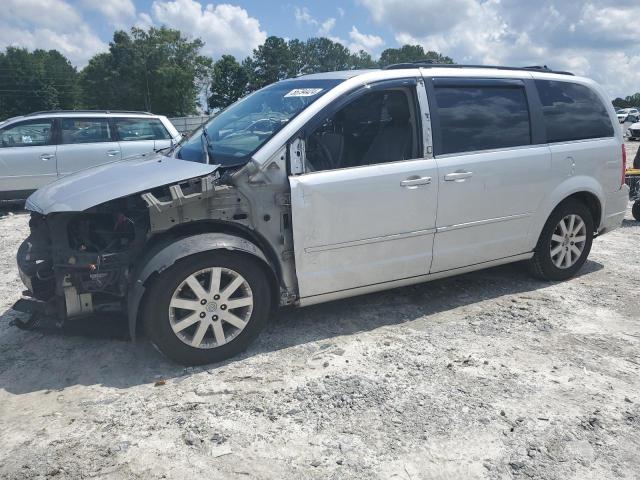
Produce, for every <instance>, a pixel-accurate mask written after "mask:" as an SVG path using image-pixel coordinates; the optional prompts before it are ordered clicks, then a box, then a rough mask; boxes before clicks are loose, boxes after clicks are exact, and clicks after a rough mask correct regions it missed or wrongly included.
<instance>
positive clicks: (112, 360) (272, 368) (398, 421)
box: [0, 145, 640, 480]
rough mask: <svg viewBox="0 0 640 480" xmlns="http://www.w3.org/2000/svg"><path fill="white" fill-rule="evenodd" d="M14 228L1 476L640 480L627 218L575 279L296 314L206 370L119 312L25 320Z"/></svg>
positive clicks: (632, 251) (639, 334)
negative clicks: (28, 324)
mask: <svg viewBox="0 0 640 480" xmlns="http://www.w3.org/2000/svg"><path fill="white" fill-rule="evenodd" d="M634 146H635V145H634ZM0 232H2V234H1V238H0V285H1V288H2V291H1V292H0V478H45V477H46V478H55V479H58V478H74V479H75V478H92V477H100V478H108V479H130V478H176V479H184V478H213V479H218V478H225V479H226V478H231V479H236V478H237V479H246V478H264V479H266V478H280V479H301V478H306V479H314V478H318V479H326V478H335V479H338V478H359V479H371V478H381V479H404V480H416V479H462V478H464V479H476V478H478V479H506V478H514V477H517V478H544V479H563V480H565V479H576V480H577V479H580V480H584V479H611V478H629V479H631V478H640V476H639V474H638V472H640V456H639V455H638V452H640V375H639V373H640V295H639V292H640V224H639V223H637V222H634V221H632V220H631V217H630V215H627V219H626V220H625V222H624V225H623V228H621V229H619V230H617V231H615V232H613V233H611V234H609V235H606V236H603V237H602V238H599V239H597V240H596V241H595V242H594V247H593V250H592V254H591V257H590V260H589V261H588V263H587V264H586V265H585V267H584V268H583V270H582V272H581V274H580V276H578V277H577V278H575V279H573V280H571V281H568V282H564V283H558V284H547V283H541V282H537V281H534V280H531V279H530V278H529V277H528V276H527V275H526V273H524V271H523V270H522V269H521V268H520V267H519V266H517V265H515V266H506V267H500V268H494V269H491V270H487V271H483V272H477V273H474V274H469V275H465V276H462V277H457V278H452V279H448V280H443V281H436V282H432V283H430V284H424V285H419V286H415V287H409V288H403V289H398V290H394V291H389V292H385V293H381V294H375V295H369V296H365V297H359V298H356V299H350V300H344V301H340V302H334V303H330V304H325V305H321V306H317V307H310V308H307V309H300V310H289V311H284V312H281V313H280V314H279V315H278V316H277V317H276V318H275V319H274V320H273V321H272V322H271V324H270V326H268V328H267V329H266V330H265V331H264V332H263V334H262V335H261V336H260V338H259V339H258V341H257V342H256V343H255V344H254V345H253V346H252V347H251V348H250V350H249V351H247V352H246V353H245V354H243V355H242V356H240V357H237V358H235V359H233V360H231V361H229V362H226V363H224V364H219V365H214V366H210V367H208V368H191V369H184V368H181V367H179V366H176V365H174V364H171V363H169V362H168V361H166V360H165V359H164V358H163V357H162V356H161V355H160V354H159V353H157V352H156V351H155V350H154V349H153V348H152V347H151V346H150V345H149V344H147V343H145V342H139V343H138V344H132V343H130V342H129V341H127V340H126V339H125V338H126V325H125V324H124V323H123V322H122V321H120V320H118V319H112V320H104V321H101V322H99V323H88V322H76V323H74V324H68V325H67V326H65V327H64V328H63V329H61V330H60V329H56V328H52V327H42V328H41V329H39V330H37V331H31V332H25V331H21V330H19V329H18V328H16V327H14V326H11V325H10V322H11V320H12V319H13V318H14V317H15V316H16V315H17V314H16V313H15V312H13V311H12V310H11V309H10V306H11V304H12V303H13V302H14V301H15V300H17V298H18V297H19V295H20V291H21V290H22V286H21V283H20V281H19V279H18V275H17V272H16V269H15V266H14V253H15V250H16V249H17V247H18V244H19V242H20V241H21V240H22V239H23V238H24V237H25V236H26V232H27V216H26V215H25V214H21V213H16V214H14V215H11V216H4V217H2V218H0Z"/></svg>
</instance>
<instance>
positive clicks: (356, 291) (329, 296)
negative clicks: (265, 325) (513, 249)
mask: <svg viewBox="0 0 640 480" xmlns="http://www.w3.org/2000/svg"><path fill="white" fill-rule="evenodd" d="M531 257H533V252H527V253H521V254H519V255H512V256H510V257H504V258H499V259H497V260H491V261H488V262H482V263H476V264H473V265H468V266H466V267H458V268H453V269H451V270H444V271H441V272H437V273H429V274H426V275H418V276H416V277H409V278H402V279H400V280H391V281H388V282H381V283H374V284H371V285H364V286H362V287H354V288H349V289H346V290H339V291H336V292H328V293H321V294H319V295H312V296H309V297H303V298H300V299H299V300H298V302H297V305H298V306H301V307H306V306H309V305H316V304H318V303H324V302H330V301H332V300H340V299H342V298H349V297H355V296H357V295H365V294H367V293H373V292H379V291H382V290H389V289H392V288H398V287H406V286H408V285H415V284H416V283H424V282H430V281H431V280H438V279H440V278H446V277H452V276H454V275H461V274H463V273H469V272H474V271H476V270H483V269H485V268H490V267H497V266H498V265H505V264H507V263H513V262H519V261H522V260H528V259H530V258H531Z"/></svg>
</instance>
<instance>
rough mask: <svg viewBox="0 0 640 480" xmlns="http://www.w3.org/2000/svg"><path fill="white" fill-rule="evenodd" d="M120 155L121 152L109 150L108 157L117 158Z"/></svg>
mask: <svg viewBox="0 0 640 480" xmlns="http://www.w3.org/2000/svg"><path fill="white" fill-rule="evenodd" d="M119 153H120V150H107V155H108V156H110V157H115V156H116V155H118V154H119Z"/></svg>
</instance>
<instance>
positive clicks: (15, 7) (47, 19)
mask: <svg viewBox="0 0 640 480" xmlns="http://www.w3.org/2000/svg"><path fill="white" fill-rule="evenodd" d="M8 46H15V47H22V48H27V49H29V50H33V49H36V48H42V49H45V50H50V49H56V50H59V51H60V52H61V53H62V54H63V55H65V56H66V57H67V58H69V60H70V61H71V63H73V64H74V65H76V66H78V67H82V66H84V65H85V64H86V63H87V62H88V60H89V58H91V57H92V56H93V55H95V54H96V53H98V52H100V51H103V50H106V49H107V45H106V44H105V43H104V42H103V41H102V40H101V39H100V38H99V37H98V36H97V35H96V34H95V33H94V32H93V30H92V29H91V28H90V27H89V25H88V24H87V23H86V22H85V21H84V20H83V19H82V17H81V16H80V15H79V14H78V13H77V12H76V10H75V9H74V8H73V7H72V6H71V5H69V4H68V3H67V2H65V1H63V0H3V5H2V17H0V48H4V47H8Z"/></svg>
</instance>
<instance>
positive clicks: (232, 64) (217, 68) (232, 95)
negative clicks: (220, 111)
mask: <svg viewBox="0 0 640 480" xmlns="http://www.w3.org/2000/svg"><path fill="white" fill-rule="evenodd" d="M248 83H249V75H248V73H247V71H246V69H245V68H243V67H242V65H240V64H239V63H238V62H237V61H236V58H235V57H234V56H233V55H223V56H222V58H221V59H220V60H218V61H217V62H216V63H215V64H214V65H213V79H212V83H211V96H210V97H209V102H208V103H209V107H211V108H225V107H227V106H229V105H231V104H232V103H233V102H235V101H236V100H238V99H239V98H240V97H242V95H244V93H245V91H246V89H247V84H248Z"/></svg>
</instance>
